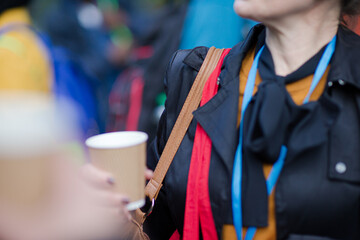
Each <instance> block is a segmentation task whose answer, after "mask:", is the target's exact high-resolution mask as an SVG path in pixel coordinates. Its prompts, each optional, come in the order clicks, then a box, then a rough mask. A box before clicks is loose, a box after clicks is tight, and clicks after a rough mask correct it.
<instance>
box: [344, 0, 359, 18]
mask: <svg viewBox="0 0 360 240" xmlns="http://www.w3.org/2000/svg"><path fill="white" fill-rule="evenodd" d="M341 2H342V3H341V5H342V6H341V7H342V9H341V13H342V15H356V14H359V13H360V0H341Z"/></svg>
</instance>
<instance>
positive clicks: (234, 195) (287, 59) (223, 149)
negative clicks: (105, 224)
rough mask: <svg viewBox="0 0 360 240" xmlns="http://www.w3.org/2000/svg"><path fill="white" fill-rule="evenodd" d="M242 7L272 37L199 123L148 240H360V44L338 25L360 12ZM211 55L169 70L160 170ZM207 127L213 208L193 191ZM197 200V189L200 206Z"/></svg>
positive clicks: (252, 44) (148, 226)
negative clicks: (176, 236) (199, 140)
mask: <svg viewBox="0 0 360 240" xmlns="http://www.w3.org/2000/svg"><path fill="white" fill-rule="evenodd" d="M234 6H235V10H236V12H237V13H238V15H240V16H241V17H246V18H250V19H252V20H255V21H259V22H262V23H263V24H264V25H257V26H255V27H254V28H253V29H252V31H251V32H250V33H249V36H248V37H247V39H246V40H245V41H244V42H243V43H241V44H239V45H236V46H235V47H233V48H232V49H231V51H230V53H229V54H228V55H227V56H226V58H225V60H224V63H223V65H222V71H221V73H220V76H219V81H218V83H219V90H218V92H217V94H216V95H215V96H214V97H213V98H212V99H211V100H210V101H209V102H208V103H207V104H205V105H204V106H202V107H200V108H199V109H198V110H197V111H195V112H194V120H193V122H192V123H191V124H190V127H189V129H188V131H187V134H186V135H185V137H184V139H183V141H182V144H181V146H180V148H179V150H178V152H177V154H176V156H175V158H174V160H173V162H172V165H171V167H170V169H169V171H168V174H167V176H166V179H165V181H164V186H163V188H162V191H161V192H160V194H159V198H158V200H157V202H156V204H155V208H154V211H153V213H152V214H151V215H150V216H149V217H148V219H147V221H146V222H145V231H146V232H148V234H149V236H150V238H151V239H169V238H170V237H171V235H172V234H173V232H174V231H175V230H178V232H179V233H180V235H182V237H183V239H198V236H196V235H195V237H194V236H192V237H189V236H190V235H189V234H188V232H192V231H193V229H198V228H199V229H200V234H199V235H200V238H202V237H203V238H204V239H210V238H211V239H220V238H222V239H236V238H238V239H239V238H240V237H242V238H243V237H244V236H246V238H247V239H252V238H253V239H291V240H295V239H304V240H315V239H324V240H325V239H360V161H359V159H360V150H359V148H358V146H359V144H360V135H359V132H360V124H359V122H360V82H359V74H360V72H359V68H358V64H359V63H358V62H359V60H358V59H359V56H360V38H359V37H358V36H357V35H355V34H354V33H352V32H351V31H349V30H347V29H346V27H344V26H341V25H340V19H341V16H342V15H343V14H353V13H355V12H357V11H358V10H359V7H360V1H358V0H303V1H298V0H236V1H235V4H234ZM207 51H208V49H207V48H204V47H200V48H195V49H193V50H183V51H178V52H177V53H176V54H175V55H174V57H173V58H172V60H171V61H170V65H169V67H168V71H167V75H166V78H165V86H166V91H167V96H168V98H167V102H166V106H165V112H164V113H163V116H162V118H161V121H160V126H159V130H158V135H157V139H156V141H155V142H154V143H153V145H152V149H151V151H150V152H149V156H148V165H149V167H150V168H152V169H154V168H155V166H156V163H157V161H158V158H159V155H160V154H161V152H162V150H163V148H164V145H165V143H166V141H167V139H168V137H169V134H170V132H171V130H172V128H173V125H174V123H175V120H176V118H177V116H178V114H179V112H180V110H181V106H182V105H183V103H184V101H185V98H186V96H187V93H188V91H189V89H190V87H191V85H192V82H193V80H194V79H195V77H196V75H197V73H198V71H199V69H200V67H201V64H202V62H203V60H204V58H205V56H206V53H207ZM251 69H253V70H252V71H251ZM253 81H254V82H255V86H254V84H252V85H251V82H253ZM310 86H311V87H310ZM253 87H254V89H252V88H253ZM239 89H240V90H239ZM239 92H240V94H239ZM253 93H254V95H253V98H252V100H251V101H249V100H250V98H251V94H253ZM244 95H245V98H247V99H243V97H244ZM249 96H250V98H249ZM245 110H246V111H245ZM241 113H244V114H241ZM240 122H241V125H240ZM197 124H199V125H200V126H201V127H202V128H203V129H204V130H205V132H206V133H207V135H208V136H209V137H210V139H211V144H212V148H211V162H210V167H209V178H208V181H209V184H208V186H209V192H208V193H207V194H208V195H209V199H208V200H209V202H207V200H206V194H205V195H204V196H205V197H204V199H205V200H204V199H202V197H203V196H202V195H201V194H202V193H201V191H203V190H202V189H198V188H197V186H196V185H189V179H190V176H189V168H190V172H191V170H192V163H193V161H192V160H191V159H192V148H193V144H194V136H195V140H196V134H198V131H197V130H196V129H197ZM239 125H240V127H239ZM239 128H240V132H241V134H239ZM239 135H240V136H239ZM239 137H240V138H239ZM241 167H242V170H241ZM272 169H273V171H272V173H271V176H270V178H271V179H272V181H268V182H267V179H268V175H269V173H270V171H271V170H272ZM275 173H277V174H275ZM190 175H191V174H190ZM271 179H270V180H271ZM275 183H276V188H275V189H274V190H273V188H274V185H275ZM270 185H272V186H271V187H270ZM191 189H198V190H197V191H195V195H192V196H195V197H196V196H197V197H196V199H197V201H198V202H197V203H195V204H194V200H193V199H191V198H190V197H189V192H191ZM268 192H269V196H268ZM196 194H198V195H196ZM240 199H241V200H240ZM207 205H208V206H211V207H210V213H211V215H209V211H208V210H209V209H208V208H207ZM189 206H191V207H190V209H189V208H188V207H189ZM194 209H195V210H194ZM194 211H195V217H194V214H193V213H194ZM188 213H191V214H188ZM204 213H205V214H204ZM206 216H212V217H206ZM191 217H194V218H191ZM194 219H195V221H194ZM234 224H235V228H234V226H233V225H234ZM235 229H236V234H235ZM214 231H215V234H213V235H212V234H211V233H214ZM195 233H196V231H195Z"/></svg>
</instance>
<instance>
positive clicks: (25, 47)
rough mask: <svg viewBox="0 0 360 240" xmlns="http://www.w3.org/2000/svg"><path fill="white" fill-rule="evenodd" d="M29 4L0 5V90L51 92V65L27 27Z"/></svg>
mask: <svg viewBox="0 0 360 240" xmlns="http://www.w3.org/2000/svg"><path fill="white" fill-rule="evenodd" d="M29 3H30V0H8V1H6V0H1V1H0V66H1V69H0V89H16V90H19V89H20V90H35V91H40V92H51V89H52V87H53V82H52V81H53V75H52V74H53V73H52V64H51V63H50V62H51V60H50V56H49V55H48V53H47V51H46V50H45V47H44V46H43V45H42V44H40V43H39V38H38V36H37V35H36V34H35V33H34V32H33V31H32V30H30V29H28V28H27V26H30V25H31V18H30V15H29V13H28V11H27V9H26V6H27V4H29Z"/></svg>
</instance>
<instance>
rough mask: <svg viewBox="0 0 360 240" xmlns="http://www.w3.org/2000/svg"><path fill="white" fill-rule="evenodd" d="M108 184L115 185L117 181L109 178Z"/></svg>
mask: <svg viewBox="0 0 360 240" xmlns="http://www.w3.org/2000/svg"><path fill="white" fill-rule="evenodd" d="M107 183H108V184H110V185H114V184H115V179H114V178H113V177H109V178H108V179H107Z"/></svg>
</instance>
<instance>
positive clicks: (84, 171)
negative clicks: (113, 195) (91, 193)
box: [81, 164, 115, 188]
mask: <svg viewBox="0 0 360 240" xmlns="http://www.w3.org/2000/svg"><path fill="white" fill-rule="evenodd" d="M81 176H82V177H83V178H84V179H85V181H86V182H88V183H90V184H91V185H93V186H95V187H98V188H110V187H112V186H113V185H115V180H114V177H113V176H112V175H111V174H110V173H108V172H105V171H102V170H100V169H98V168H96V167H95V166H93V165H91V164H86V165H84V166H83V167H82V168H81Z"/></svg>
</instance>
